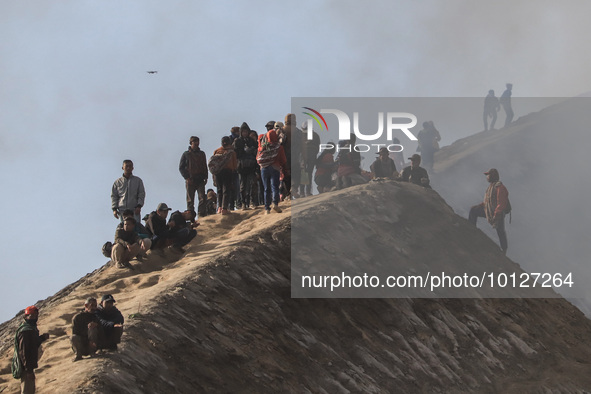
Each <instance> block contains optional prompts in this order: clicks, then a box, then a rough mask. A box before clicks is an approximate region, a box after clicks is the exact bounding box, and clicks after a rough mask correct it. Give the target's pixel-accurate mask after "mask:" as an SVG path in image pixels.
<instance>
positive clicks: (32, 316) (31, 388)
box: [11, 305, 49, 394]
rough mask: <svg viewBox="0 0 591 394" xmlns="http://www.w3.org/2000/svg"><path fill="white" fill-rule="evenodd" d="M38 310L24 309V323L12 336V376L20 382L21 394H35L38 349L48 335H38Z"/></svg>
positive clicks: (34, 307)
mask: <svg viewBox="0 0 591 394" xmlns="http://www.w3.org/2000/svg"><path fill="white" fill-rule="evenodd" d="M38 318H39V309H37V307H36V306H35V305H32V306H29V307H27V309H25V321H24V322H23V323H22V324H21V325H20V326H19V327H18V329H17V330H16V334H15V336H14V356H13V358H12V366H11V369H12V376H13V377H14V378H15V379H20V380H21V392H22V393H27V394H29V393H34V392H35V368H37V367H38V364H37V362H38V360H39V348H40V346H41V343H43V341H45V340H47V339H49V334H43V335H39V330H38V329H37V319H38Z"/></svg>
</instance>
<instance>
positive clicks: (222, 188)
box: [209, 136, 238, 215]
mask: <svg viewBox="0 0 591 394" xmlns="http://www.w3.org/2000/svg"><path fill="white" fill-rule="evenodd" d="M214 158H219V161H220V164H221V168H219V169H214V168H213V165H212V164H213V159H214ZM237 167H238V160H237V159H236V152H234V147H233V146H232V142H231V140H230V137H227V136H226V137H222V146H221V147H219V148H217V149H216V150H215V151H214V152H213V156H212V157H211V158H210V164H209V170H210V172H211V173H212V174H213V175H215V178H216V184H217V186H218V210H219V209H220V208H221V211H220V213H221V214H222V215H227V214H229V213H230V211H228V206H229V205H230V199H231V197H232V190H233V188H234V184H233V179H234V178H233V175H234V171H236V168H237Z"/></svg>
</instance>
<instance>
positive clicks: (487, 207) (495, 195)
mask: <svg viewBox="0 0 591 394" xmlns="http://www.w3.org/2000/svg"><path fill="white" fill-rule="evenodd" d="M484 175H486V180H487V181H488V182H489V185H488V188H487V189H486V193H485V195H484V201H483V202H481V203H480V204H478V205H474V206H473V207H472V208H470V213H469V214H468V221H469V222H470V223H472V224H473V225H474V226H476V221H477V219H478V218H479V217H482V218H486V220H487V221H488V222H489V223H490V224H491V225H492V226H493V228H494V229H496V230H497V235H498V236H499V243H500V244H501V249H502V250H503V253H507V246H508V245H507V234H506V233H505V211H506V209H507V207H508V206H509V192H508V191H507V188H506V187H505V185H503V183H502V182H500V181H499V171H498V170H497V169H496V168H491V169H490V170H488V171H487V172H485V173H484Z"/></svg>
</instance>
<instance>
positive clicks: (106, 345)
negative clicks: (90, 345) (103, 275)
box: [95, 294, 124, 350]
mask: <svg viewBox="0 0 591 394" xmlns="http://www.w3.org/2000/svg"><path fill="white" fill-rule="evenodd" d="M115 302H116V301H115V298H113V296H112V295H111V294H105V295H104V296H103V297H102V298H101V304H100V305H99V306H98V308H97V309H96V311H95V315H96V317H97V319H98V322H99V325H100V327H102V330H99V341H98V342H99V343H98V348H99V349H109V350H117V344H118V343H120V342H121V335H122V334H123V322H124V319H123V315H122V314H121V312H119V309H117V307H115V305H114V304H115Z"/></svg>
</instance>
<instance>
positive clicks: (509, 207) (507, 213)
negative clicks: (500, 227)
mask: <svg viewBox="0 0 591 394" xmlns="http://www.w3.org/2000/svg"><path fill="white" fill-rule="evenodd" d="M500 183H501V182H498V183H497V185H496V186H498V185H499V184H500ZM496 186H495V187H496ZM495 191H496V190H495ZM503 213H504V214H505V215H509V223H511V201H509V197H507V206H506V207H505V210H504V211H503Z"/></svg>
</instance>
